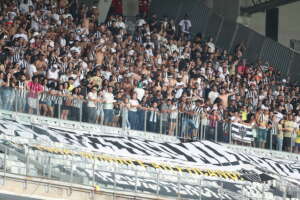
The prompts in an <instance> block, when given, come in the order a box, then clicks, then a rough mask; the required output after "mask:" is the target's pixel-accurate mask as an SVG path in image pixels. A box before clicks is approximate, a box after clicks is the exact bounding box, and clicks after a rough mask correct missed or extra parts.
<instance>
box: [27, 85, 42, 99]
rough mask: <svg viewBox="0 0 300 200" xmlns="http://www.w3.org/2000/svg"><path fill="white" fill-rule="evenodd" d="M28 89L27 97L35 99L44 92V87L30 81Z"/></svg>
mask: <svg viewBox="0 0 300 200" xmlns="http://www.w3.org/2000/svg"><path fill="white" fill-rule="evenodd" d="M28 87H29V96H28V97H31V98H37V97H38V94H39V93H40V92H42V91H43V90H44V87H43V86H42V85H41V84H39V83H34V82H33V81H30V82H29V83H28Z"/></svg>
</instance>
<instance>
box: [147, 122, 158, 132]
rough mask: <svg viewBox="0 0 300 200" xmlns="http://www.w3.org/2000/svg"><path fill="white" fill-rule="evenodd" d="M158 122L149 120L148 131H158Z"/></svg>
mask: <svg viewBox="0 0 300 200" xmlns="http://www.w3.org/2000/svg"><path fill="white" fill-rule="evenodd" d="M157 125H158V122H151V121H148V123H147V131H149V132H153V133H157V132H158V128H157V127H158V126H157Z"/></svg>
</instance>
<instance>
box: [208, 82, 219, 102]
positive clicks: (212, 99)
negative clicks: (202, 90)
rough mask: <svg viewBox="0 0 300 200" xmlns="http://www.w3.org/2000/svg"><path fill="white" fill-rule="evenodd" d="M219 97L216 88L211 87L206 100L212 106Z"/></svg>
mask: <svg viewBox="0 0 300 200" xmlns="http://www.w3.org/2000/svg"><path fill="white" fill-rule="evenodd" d="M219 96H220V94H219V92H218V91H217V87H216V86H213V87H212V91H210V92H209V93H208V99H209V101H210V103H211V104H214V102H215V100H216V98H218V97H219Z"/></svg>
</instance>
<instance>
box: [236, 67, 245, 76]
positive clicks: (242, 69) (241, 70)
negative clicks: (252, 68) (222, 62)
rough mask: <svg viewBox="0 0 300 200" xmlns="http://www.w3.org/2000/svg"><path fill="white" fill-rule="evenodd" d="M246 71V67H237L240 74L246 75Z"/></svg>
mask: <svg viewBox="0 0 300 200" xmlns="http://www.w3.org/2000/svg"><path fill="white" fill-rule="evenodd" d="M246 70H247V67H246V66H244V65H239V66H238V67H237V71H238V73H239V74H242V75H244V74H245V72H246Z"/></svg>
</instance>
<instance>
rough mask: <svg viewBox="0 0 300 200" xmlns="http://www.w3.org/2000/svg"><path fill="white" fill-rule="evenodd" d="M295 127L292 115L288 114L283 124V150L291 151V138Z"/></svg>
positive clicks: (292, 142) (292, 143) (292, 144)
mask: <svg viewBox="0 0 300 200" xmlns="http://www.w3.org/2000/svg"><path fill="white" fill-rule="evenodd" d="M296 128H297V124H296V123H295V122H294V121H293V115H292V114H289V115H288V116H287V120H285V121H284V124H283V135H284V138H283V148H284V150H285V151H288V152H291V151H292V150H293V146H294V141H292V139H293V135H294V134H295V133H296Z"/></svg>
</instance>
